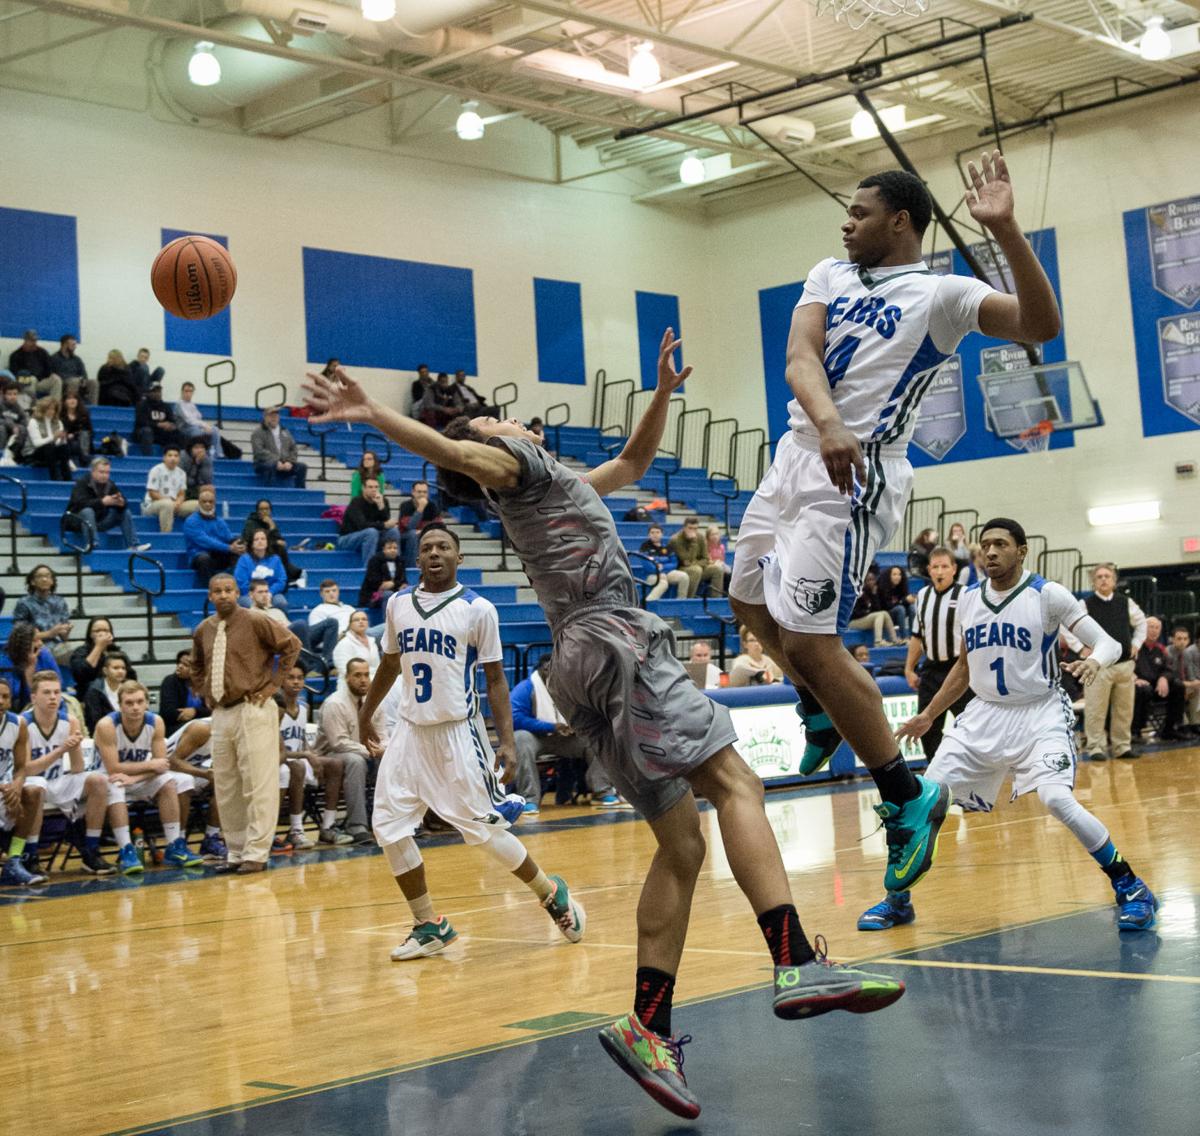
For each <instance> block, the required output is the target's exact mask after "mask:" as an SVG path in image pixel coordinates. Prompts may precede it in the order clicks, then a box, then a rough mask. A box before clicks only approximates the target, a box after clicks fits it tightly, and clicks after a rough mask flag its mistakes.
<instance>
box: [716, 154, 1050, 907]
mask: <svg viewBox="0 0 1200 1136" xmlns="http://www.w3.org/2000/svg"><path fill="white" fill-rule="evenodd" d="M982 166H983V169H982V172H980V171H979V170H977V169H976V168H975V165H974V163H971V165H970V167H969V170H970V175H971V179H972V182H973V189H972V190H971V191H970V192H968V194H967V207H968V209H969V210H970V212H971V216H972V217H974V219H975V220H976V221H978V222H979V223H980V224H982V225H985V226H986V227H987V228H988V229H990V230H991V233H992V235H993V236H994V238H995V240H996V243H997V244H998V245H999V246H1000V248H1001V250H1002V251H1003V252H1004V254H1005V256H1006V257H1007V258H1008V263H1009V268H1010V270H1011V273H1012V278H1013V281H1014V282H1015V285H1016V295H1015V296H1010V295H1004V294H1003V293H1000V292H997V291H994V290H993V289H992V288H990V287H989V286H988V285H987V284H984V283H982V282H981V281H978V280H973V279H967V278H965V277H961V276H935V275H933V274H931V273H930V271H929V269H928V267H927V266H926V265H925V263H924V261H923V260H922V259H921V238H922V235H923V234H924V232H925V229H926V226H927V225H928V224H929V220H930V217H931V215H932V204H931V201H930V197H929V193H928V191H927V190H926V189H925V186H924V185H923V184H922V183H921V181H920V180H919V179H918V178H916V177H915V176H913V175H912V174H908V173H904V172H902V171H899V170H893V171H889V172H887V173H882V174H876V175H874V176H872V177H868V178H865V179H864V180H863V181H862V182H860V183H859V187H858V190H857V191H856V192H855V194H854V196H853V197H852V198H851V200H850V205H849V207H848V209H847V213H848V217H847V219H846V221H845V223H844V224H843V225H842V235H843V242H842V243H843V244H844V245H845V248H846V256H847V259H846V260H833V259H829V260H823V261H821V262H820V263H819V264H818V265H816V266H815V267H814V268H813V269H812V271H811V272H810V273H809V274H808V279H807V280H806V281H805V283H804V294H803V295H802V296H801V298H800V302H799V304H798V305H797V306H796V310H795V313H794V314H793V316H792V326H791V333H790V335H789V337H788V347H787V379H788V384H789V386H790V387H791V389H792V392H793V393H794V394H795V396H796V397H795V400H794V401H793V402H791V403H790V404H789V411H790V415H791V420H790V424H791V430H790V431H789V432H788V434H787V435H785V436H784V438H783V439H782V440H781V441H780V443H779V447H778V450H777V452H776V455H775V460H774V462H773V463H772V465H771V468H770V470H768V472H767V475H766V477H765V478H764V479H763V482H762V484H761V485H760V486H759V487H758V491H757V492H756V493H755V495H754V498H753V500H752V501H751V502H750V505H749V507H748V508H747V510H746V514H745V517H744V518H743V520H742V524H741V528H740V530H739V532H738V541H737V550H736V553H735V556H734V565H733V577H732V579H731V581H730V586H729V597H730V601H731V604H732V607H733V611H734V614H735V615H736V616H737V617H738V619H739V621H740V622H742V623H744V624H745V625H746V626H747V627H749V628H750V630H751V631H753V632H754V634H755V635H757V636H758V638H759V640H760V641H761V642H762V645H763V647H764V648H765V649H766V652H767V654H769V655H770V656H771V658H773V659H777V660H778V661H779V663H780V665H781V666H782V667H783V669H784V670H785V671H786V673H787V675H788V677H789V678H791V680H792V682H793V683H795V685H796V687H797V689H798V690H799V694H800V705H799V706H798V707H797V710H798V711H799V713H800V716H801V717H802V718H803V719H804V723H805V731H806V745H805V751H804V754H803V756H802V758H801V762H800V772H801V773H804V774H806V775H807V774H810V773H815V772H816V771H817V770H818V769H820V768H821V767H822V766H824V765H825V764H826V762H828V761H829V759H830V757H832V756H833V753H834V751H835V750H836V749H837V746H838V744H839V743H840V741H841V739H842V737H844V738H845V739H846V740H847V741H848V742H849V743H850V746H851V748H852V749H853V750H854V752H855V754H857V755H858V757H859V758H860V759H861V760H862V762H863V764H864V765H866V766H867V768H868V769H869V770H870V772H871V775H872V777H873V778H874V779H875V784H876V786H877V788H878V789H879V793H880V796H881V797H882V798H883V803H882V804H881V805H879V806H878V807H877V811H878V812H879V815H880V817H881V818H882V819H883V823H884V825H885V826H886V828H887V830H888V833H887V839H888V867H887V872H886V874H885V886H887V887H888V889H889V890H899V889H902V888H908V887H912V886H913V885H914V884H916V883H917V882H918V881H919V880H920V878H921V877H922V876H923V875H924V874H925V873H926V872H927V871H928V870H929V867H930V864H931V863H932V862H933V856H934V852H935V851H936V846H937V832H938V829H939V828H940V826H941V823H942V820H943V819H944V818H945V815H946V810H947V808H948V806H949V804H950V802H949V799H948V796H947V794H946V792H945V789H944V788H942V787H939V786H937V785H934V784H932V783H930V782H926V781H923V780H922V779H921V778H919V777H915V776H914V775H913V773H912V772H911V771H910V770H909V768H908V766H907V764H906V763H905V761H904V759H903V758H902V757H901V756H900V755H899V753H898V752H897V749H896V741H895V738H893V737H892V733H891V731H890V730H889V728H888V724H887V719H886V718H885V717H884V714H883V702H882V699H881V696H880V693H879V688H878V686H877V685H876V684H875V681H874V680H873V679H872V678H871V676H870V675H869V674H868V673H867V672H866V671H865V670H864V669H863V668H862V667H861V666H859V665H858V664H857V663H856V662H855V661H854V659H853V657H852V656H851V655H850V653H849V652H848V651H847V650H846V649H845V647H844V646H843V644H842V640H841V636H842V634H843V632H845V630H846V627H847V625H848V623H849V620H850V612H851V609H852V608H853V606H854V601H855V599H856V598H857V597H858V594H859V592H860V590H861V588H862V582H863V577H864V576H865V574H866V571H867V568H868V566H869V565H870V563H871V561H872V560H873V558H874V556H875V552H876V550H877V549H879V548H881V547H883V546H884V545H885V544H886V543H887V542H888V540H890V539H891V536H892V534H893V533H894V532H895V530H896V526H897V525H898V524H899V522H900V519H901V518H902V516H903V515H904V508H905V504H906V503H907V501H908V496H909V489H910V487H911V485H912V467H911V466H910V465H909V464H908V459H907V457H906V456H905V455H906V453H907V449H908V441H909V438H910V437H911V436H912V432H913V427H914V426H915V424H916V418H917V413H916V412H917V406H918V404H919V402H920V400H921V397H922V395H923V394H924V393H925V391H926V389H927V388H928V387H929V384H930V383H931V382H932V381H933V378H934V376H935V375H936V373H937V369H938V367H939V366H940V365H941V363H942V362H943V361H944V360H945V359H947V358H948V357H949V356H950V354H951V353H952V352H953V351H954V349H955V348H956V347H957V345H958V343H959V341H960V340H961V339H962V338H963V337H964V336H965V335H966V334H967V333H968V332H971V331H982V332H983V333H984V334H985V335H990V336H995V337H997V338H1000V339H1007V340H1014V341H1017V342H1021V343H1031V342H1035V341H1044V340H1048V339H1052V338H1053V337H1054V336H1055V335H1057V334H1058V329H1059V315H1058V304H1057V301H1056V300H1055V297H1054V290H1053V288H1052V287H1051V285H1050V282H1049V280H1048V279H1047V278H1046V274H1045V272H1043V271H1042V267H1041V265H1040V264H1039V263H1038V260H1037V257H1036V256H1034V253H1033V250H1032V249H1031V248H1030V246H1029V243H1028V242H1027V241H1026V239H1025V237H1024V234H1023V233H1022V232H1021V229H1020V227H1019V226H1018V225H1017V222H1016V220H1015V218H1014V216H1013V195H1012V187H1011V186H1010V184H1009V180H1008V170H1007V167H1006V166H1005V163H1004V158H1003V157H1002V156H1001V155H1000V153H999V152H998V151H997V152H996V153H994V154H991V155H988V154H985V155H984V157H983V161H982Z"/></svg>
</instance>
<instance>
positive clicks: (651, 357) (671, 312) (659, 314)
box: [634, 292, 683, 394]
mask: <svg viewBox="0 0 1200 1136" xmlns="http://www.w3.org/2000/svg"><path fill="white" fill-rule="evenodd" d="M634 298H635V301H636V303H637V329H638V359H639V361H640V363H641V373H642V390H653V389H654V388H655V387H656V386H657V385H658V346H659V344H660V343H662V337H663V332H664V331H666V330H667V328H669V327H671V328H674V329H675V338H676V339H681V338H682V337H683V329H682V328H681V327H680V325H679V297H678V296H671V295H669V294H667V293H666V292H637V293H635V295H634ZM674 359H675V369H676V370H677V371H678V370H682V368H683V348H682V347H680V348H677V349H676V351H675V355H674ZM679 393H680V394H682V393H683V387H680V388H679Z"/></svg>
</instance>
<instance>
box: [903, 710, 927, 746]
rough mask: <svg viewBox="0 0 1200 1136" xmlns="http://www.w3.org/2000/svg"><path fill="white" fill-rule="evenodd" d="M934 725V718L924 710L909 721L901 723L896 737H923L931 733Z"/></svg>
mask: <svg viewBox="0 0 1200 1136" xmlns="http://www.w3.org/2000/svg"><path fill="white" fill-rule="evenodd" d="M932 726H933V719H932V718H930V716H929V715H928V714H926V713H925V712H924V711H922V712H921V713H920V714H918V715H917V716H916V717H915V718H909V720H908V721H907V722H903V723H901V725H900V726H899V727H898V728H897V730H896V738H897V739H903V738H921V737H924V736H925V735H926V734H927V733H929V730H930V728H931V727H932Z"/></svg>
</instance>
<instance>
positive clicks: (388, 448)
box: [362, 430, 392, 465]
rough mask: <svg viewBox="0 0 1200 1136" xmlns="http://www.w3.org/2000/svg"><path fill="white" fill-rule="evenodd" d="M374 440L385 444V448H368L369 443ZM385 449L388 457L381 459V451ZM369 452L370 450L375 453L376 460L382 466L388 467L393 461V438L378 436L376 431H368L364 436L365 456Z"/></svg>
mask: <svg viewBox="0 0 1200 1136" xmlns="http://www.w3.org/2000/svg"><path fill="white" fill-rule="evenodd" d="M372 438H378V439H379V440H380V441H381V442H382V443H383V446H368V445H367V442H369V441H370V440H371V439H372ZM385 447H386V452H387V457H383V458H381V457H379V451H380V450H381V449H384V448H385ZM368 450H370V451H371V453H373V454H374V455H375V456H376V458H378V459H379V464H380V465H387V463H388V462H390V461H391V460H392V440H391V438H389V437H387V435H385V434H378V433H376V432H375V431H374V430H368V431H367V432H366V433H365V434H364V435H363V439H362V452H363V453H364V454H365V453H366V452H367V451H368Z"/></svg>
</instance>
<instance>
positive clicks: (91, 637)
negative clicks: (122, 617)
mask: <svg viewBox="0 0 1200 1136" xmlns="http://www.w3.org/2000/svg"><path fill="white" fill-rule="evenodd" d="M110 651H116V652H118V653H120V654H121V655H122V657H125V655H124V652H123V651H121V645H120V644H119V643H118V642H117V639H116V636H115V635H114V634H113V626H112V621H111V620H110V619H108V617H107V616H103V615H94V616H92V618H91V619H89V620H88V625H87V630H86V631H85V632H84V635H83V643H82V644H81V645H80V646H78V647H76V648H75V650H74V651H72V652H71V658H70V662H69V663H68V665H69V666H70V668H71V675H72V677H73V678H74V679H75V689H76V690H77V691H79V693H80V694H83V693H85V692H86V691H87V688H88V687H89V686H91V685H92V683H94V682H95V681H96V679H98V678H99V677H100V675H101V674H102V673H103V671H104V659H105V656H107V655H108V653H109V652H110ZM126 677H127V678H137V671H135V670H134V669H133V667H128V669H127V674H126Z"/></svg>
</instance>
